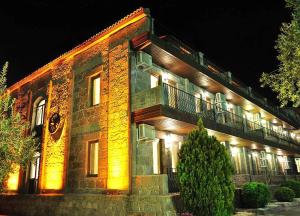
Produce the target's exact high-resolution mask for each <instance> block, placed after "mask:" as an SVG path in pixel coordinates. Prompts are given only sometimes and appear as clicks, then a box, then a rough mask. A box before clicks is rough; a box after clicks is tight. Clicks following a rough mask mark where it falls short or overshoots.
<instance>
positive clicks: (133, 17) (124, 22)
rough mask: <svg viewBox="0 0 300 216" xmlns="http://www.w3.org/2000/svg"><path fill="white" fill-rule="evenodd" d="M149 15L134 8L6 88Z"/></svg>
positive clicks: (39, 73) (41, 72) (24, 82)
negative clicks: (129, 12)
mask: <svg viewBox="0 0 300 216" xmlns="http://www.w3.org/2000/svg"><path fill="white" fill-rule="evenodd" d="M147 16H150V12H149V10H148V9H147V8H142V7H140V8H139V9H137V10H135V11H134V12H132V13H131V14H129V15H127V16H125V17H124V18H122V19H120V20H119V21H117V22H116V23H114V24H113V25H111V26H109V27H107V28H105V29H103V30H102V31H101V32H99V33H97V34H95V35H94V36H92V37H90V38H89V39H87V40H86V41H84V42H83V43H81V44H79V45H78V46H76V47H74V48H73V49H71V50H69V51H67V52H65V53H64V54H62V55H60V56H59V57H57V58H56V59H54V60H52V61H51V62H49V63H47V64H46V65H44V66H42V67H40V68H39V69H37V70H36V71H34V72H33V73H31V74H30V75H28V76H26V77H25V78H23V79H21V80H20V81H18V82H16V83H15V84H13V85H12V86H10V87H9V88H8V89H7V90H8V91H10V92H13V91H15V90H16V89H18V88H19V87H21V86H22V85H24V84H26V83H28V82H30V81H31V80H34V79H36V78H37V77H39V76H41V75H43V74H45V73H46V72H47V71H49V69H51V68H53V67H54V66H56V65H57V64H58V63H60V62H61V61H62V60H66V59H70V58H72V57H73V56H75V55H77V54H79V53H81V52H83V51H85V50H87V49H89V48H90V47H92V46H94V45H95V44H97V43H99V42H101V41H103V40H105V39H107V38H108V37H110V36H111V35H112V34H114V33H116V32H118V31H120V30H121V29H123V28H125V27H127V26H128V25H130V24H132V23H135V22H137V21H139V20H141V19H143V18H144V17H147Z"/></svg>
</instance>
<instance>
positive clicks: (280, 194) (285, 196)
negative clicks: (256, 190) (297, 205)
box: [274, 187, 295, 202]
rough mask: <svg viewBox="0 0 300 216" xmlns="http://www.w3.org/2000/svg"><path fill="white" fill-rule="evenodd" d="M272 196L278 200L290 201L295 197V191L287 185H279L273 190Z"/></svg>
mask: <svg viewBox="0 0 300 216" xmlns="http://www.w3.org/2000/svg"><path fill="white" fill-rule="evenodd" d="M274 197H275V198H276V199H277V200H278V201H280V202H292V201H293V199H294V198H295V193H294V191H293V190H292V189H290V188H288V187H280V188H278V189H277V190H276V191H275V194H274Z"/></svg>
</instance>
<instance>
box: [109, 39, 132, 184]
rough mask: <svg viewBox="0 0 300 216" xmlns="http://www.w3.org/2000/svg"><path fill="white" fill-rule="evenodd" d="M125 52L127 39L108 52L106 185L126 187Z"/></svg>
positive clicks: (127, 123) (127, 111)
mask: <svg viewBox="0 0 300 216" xmlns="http://www.w3.org/2000/svg"><path fill="white" fill-rule="evenodd" d="M128 52H129V50H128V42H124V44H120V45H117V46H116V47H115V48H113V49H112V51H111V52H110V53H109V103H108V110H109V112H108V147H107V148H108V151H107V156H108V178H107V188H108V189H118V190H128V189H129V140H130V137H129V134H130V131H129V125H130V110H129V109H130V108H129V86H130V84H129V71H128V70H129V64H128V59H129V57H128Z"/></svg>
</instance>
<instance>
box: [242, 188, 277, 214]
mask: <svg viewBox="0 0 300 216" xmlns="http://www.w3.org/2000/svg"><path fill="white" fill-rule="evenodd" d="M270 199H271V193H270V191H269V189H268V187H267V186H266V185H265V184H263V183H259V182H248V183H246V184H245V185H244V186H243V189H242V202H243V205H244V206H245V207H247V208H262V207H264V206H265V205H266V204H267V203H268V202H269V201H270Z"/></svg>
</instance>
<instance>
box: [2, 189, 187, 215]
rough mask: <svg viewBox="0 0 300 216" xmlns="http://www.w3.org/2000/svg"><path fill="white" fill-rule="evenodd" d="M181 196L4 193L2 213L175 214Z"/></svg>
mask: <svg viewBox="0 0 300 216" xmlns="http://www.w3.org/2000/svg"><path fill="white" fill-rule="evenodd" d="M176 212H182V204H181V201H180V199H179V196H178V195H155V196H151V195H148V196H138V195H131V196H127V195H104V194H66V195H51V196H46V195H1V196H0V214H13V215H18V216H89V215H91V216H92V215H101V216H106V215H107V216H114V215H115V216H120V215H124V216H125V215H131V216H137V215H139V216H141V215H148V216H150V215H153V216H165V215H169V216H172V215H174V216H176Z"/></svg>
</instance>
